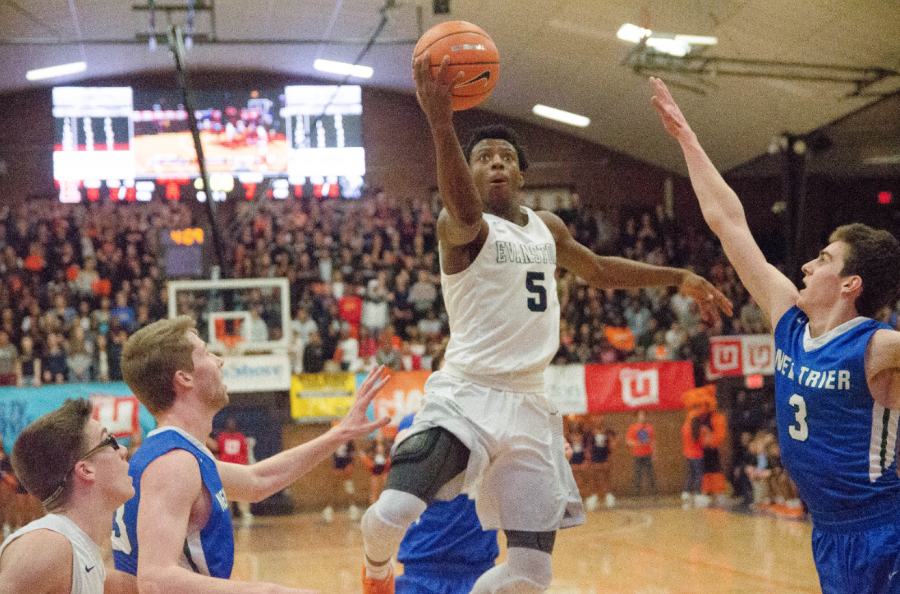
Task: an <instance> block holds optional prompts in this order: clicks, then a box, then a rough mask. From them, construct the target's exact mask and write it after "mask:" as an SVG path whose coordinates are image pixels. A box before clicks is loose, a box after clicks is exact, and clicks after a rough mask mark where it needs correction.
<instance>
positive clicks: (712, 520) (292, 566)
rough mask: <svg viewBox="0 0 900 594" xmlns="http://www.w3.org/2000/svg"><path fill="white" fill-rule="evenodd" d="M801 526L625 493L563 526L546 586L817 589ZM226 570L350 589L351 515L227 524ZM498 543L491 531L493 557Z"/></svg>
mask: <svg viewBox="0 0 900 594" xmlns="http://www.w3.org/2000/svg"><path fill="white" fill-rule="evenodd" d="M810 532H811V525H810V524H809V523H807V522H801V521H796V520H789V519H779V518H773V517H755V516H749V515H741V514H736V513H731V512H728V511H724V510H714V509H688V510H683V509H681V506H680V501H677V502H676V501H675V500H663V501H662V502H661V503H660V504H658V505H651V504H649V503H647V504H640V503H634V502H629V501H625V502H622V503H621V505H620V506H619V507H617V508H616V509H614V510H611V511H608V510H602V511H597V512H593V513H588V522H587V524H586V525H585V526H580V527H578V528H573V529H569V530H563V531H561V532H560V534H559V536H558V537H557V540H556V549H555V552H554V555H553V558H554V561H553V564H554V579H553V585H552V586H551V588H550V590H549V592H550V593H551V594H626V593H627V594H682V593H685V594H686V593H691V594H701V593H702V594H705V593H710V594H712V593H716V594H720V593H733V594H769V593H771V594H776V593H777V594H800V593H804V594H806V593H816V592H820V589H819V585H818V579H817V577H816V571H815V567H814V565H813V560H812V552H811V550H810ZM235 546H236V559H235V566H234V573H233V579H238V580H248V581H271V582H276V583H279V584H282V585H285V586H293V587H302V588H311V589H315V590H319V591H320V592H322V593H323V594H324V593H330V594H357V593H359V592H360V591H361V590H360V585H359V581H360V573H361V571H362V550H363V549H362V537H361V535H360V530H359V524H358V523H357V522H351V521H350V520H349V519H348V518H347V514H346V512H344V513H336V514H335V520H334V523H333V524H331V525H325V524H323V523H322V522H321V519H320V516H319V515H318V514H300V515H295V516H287V517H257V518H255V520H254V522H253V524H252V525H251V526H249V527H242V526H240V524H239V523H236V524H235ZM504 548H505V543H504V542H503V537H502V536H501V559H502V558H503V557H504V554H503V550H504Z"/></svg>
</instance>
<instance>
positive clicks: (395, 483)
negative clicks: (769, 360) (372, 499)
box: [385, 427, 469, 503]
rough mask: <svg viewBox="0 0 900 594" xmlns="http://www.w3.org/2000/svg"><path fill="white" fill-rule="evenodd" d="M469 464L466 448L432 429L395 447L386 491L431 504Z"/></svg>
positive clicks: (437, 428) (448, 433) (461, 443)
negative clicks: (443, 488)
mask: <svg viewBox="0 0 900 594" xmlns="http://www.w3.org/2000/svg"><path fill="white" fill-rule="evenodd" d="M468 463H469V448H467V447H466V446H465V444H463V442H461V441H460V440H459V438H458V437H456V436H455V435H453V434H452V433H450V432H449V431H447V430H446V429H444V428H443V427H432V428H431V429H426V430H425V431H422V432H420V433H416V434H415V435H411V436H410V437H408V438H406V439H405V440H404V441H403V442H402V443H401V444H400V445H399V446H397V451H396V452H394V455H393V456H392V457H391V470H390V472H389V473H388V478H387V483H386V485H385V489H395V490H397V491H403V492H405V493H409V494H411V495H415V496H416V497H418V498H419V499H421V500H423V501H425V502H426V503H431V501H433V500H434V496H435V495H436V494H437V492H438V491H439V490H440V488H441V487H443V486H444V485H445V484H446V483H447V482H449V481H450V480H451V479H453V477H455V476H456V475H458V474H459V473H460V472H462V471H464V470H465V469H466V465H467V464H468Z"/></svg>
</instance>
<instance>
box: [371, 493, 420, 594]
mask: <svg viewBox="0 0 900 594" xmlns="http://www.w3.org/2000/svg"><path fill="white" fill-rule="evenodd" d="M426 507H427V506H426V504H425V502H424V501H422V500H421V499H419V498H418V497H416V496H415V495H410V494H409V493H404V492H403V491H395V490H393V489H388V490H386V491H384V492H382V493H381V496H380V497H379V498H378V501H376V502H375V505H373V506H371V507H370V508H369V509H368V510H366V513H365V515H363V518H362V524H361V527H362V533H363V546H364V548H365V551H366V575H367V576H368V577H370V578H373V579H382V578H385V577H387V574H388V572H389V571H390V567H391V564H390V563H388V561H390V560H391V558H392V557H393V556H394V555H395V554H396V553H397V550H398V549H399V548H400V541H402V540H403V536H404V535H405V534H406V529H407V528H409V526H410V525H411V524H412V523H413V522H415V521H416V520H417V519H418V517H419V516H420V515H422V512H423V511H425V508H426Z"/></svg>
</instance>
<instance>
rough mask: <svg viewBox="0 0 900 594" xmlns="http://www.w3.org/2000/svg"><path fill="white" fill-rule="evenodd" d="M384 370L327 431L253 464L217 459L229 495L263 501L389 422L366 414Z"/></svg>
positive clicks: (375, 374)
mask: <svg viewBox="0 0 900 594" xmlns="http://www.w3.org/2000/svg"><path fill="white" fill-rule="evenodd" d="M383 372H384V366H383V365H382V366H380V367H378V368H377V369H375V370H374V371H372V372H371V373H369V376H368V377H367V378H366V380H365V381H364V382H363V383H362V385H361V386H360V387H359V391H358V392H357V395H356V399H355V400H354V402H353V406H351V407H350V410H349V411H348V412H347V415H346V416H345V417H344V418H343V419H341V422H340V423H338V424H337V425H335V426H334V427H332V428H331V429H329V430H328V432H327V433H325V434H324V435H321V436H319V437H317V438H315V439H313V440H311V441H308V442H306V443H304V444H302V445H299V446H296V447H293V448H291V449H289V450H285V451H284V452H281V453H279V454H277V455H275V456H272V457H271V458H266V459H265V460H263V461H261V462H257V463H256V464H252V465H250V466H244V465H242V464H231V463H228V462H216V468H217V469H218V471H219V476H220V477H221V478H222V486H223V487H224V488H225V494H226V495H227V496H228V498H229V499H231V500H235V501H252V502H256V501H262V500H263V499H265V498H266V497H269V496H270V495H273V494H274V493H277V492H278V491H280V490H282V489H284V488H285V487H287V486H288V485H290V484H292V483H293V482H295V481H296V480H297V479H299V478H300V477H302V476H303V475H304V474H306V473H307V472H309V471H310V470H312V469H313V468H315V467H316V466H317V465H318V464H319V463H320V462H322V461H323V460H325V459H326V458H327V457H328V456H330V455H331V454H332V453H333V452H334V451H335V450H336V449H337V448H338V446H340V445H341V444H344V443H347V442H348V441H350V440H351V439H356V438H359V437H363V436H365V435H368V434H369V433H372V432H373V431H375V430H376V429H379V428H381V427H384V426H385V425H387V424H388V423H389V422H390V421H391V419H390V417H384V418H383V419H379V420H376V421H369V419H368V417H367V416H366V409H367V408H368V407H369V403H370V402H372V399H374V398H375V395H376V394H377V393H378V391H379V390H380V389H381V388H382V386H384V384H385V382H387V379H388V378H384V379H381V375H382V373H383ZM388 377H390V376H388Z"/></svg>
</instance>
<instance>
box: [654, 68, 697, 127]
mask: <svg viewBox="0 0 900 594" xmlns="http://www.w3.org/2000/svg"><path fill="white" fill-rule="evenodd" d="M650 84H651V85H652V86H653V92H654V93H655V95H653V98H652V99H651V100H650V101H651V102H652V103H653V107H655V108H656V111H657V112H658V113H659V117H660V118H662V123H663V126H665V128H666V132H668V133H669V134H671V135H672V136H673V137H675V139H676V140H678V141H679V142H681V141H682V140H690V139H692V138H694V131H693V130H691V127H690V126H689V125H688V123H687V120H686V119H685V118H684V114H682V113H681V109H679V108H678V104H676V103H675V100H674V99H672V94H671V93H669V89H668V87H666V83H664V82H663V81H661V80H659V79H658V78H654V77H652V76H651V77H650Z"/></svg>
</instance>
